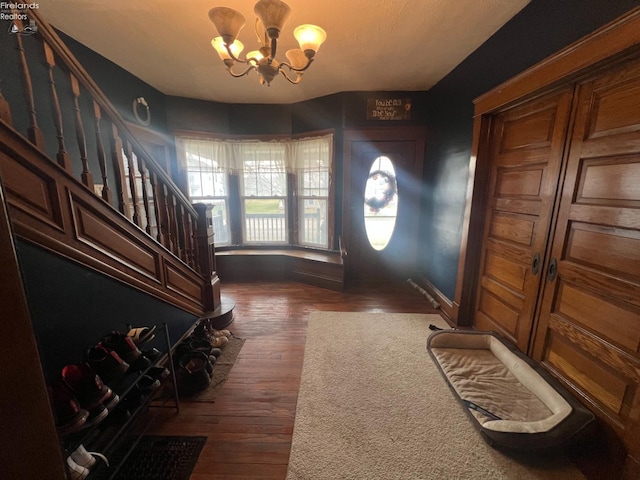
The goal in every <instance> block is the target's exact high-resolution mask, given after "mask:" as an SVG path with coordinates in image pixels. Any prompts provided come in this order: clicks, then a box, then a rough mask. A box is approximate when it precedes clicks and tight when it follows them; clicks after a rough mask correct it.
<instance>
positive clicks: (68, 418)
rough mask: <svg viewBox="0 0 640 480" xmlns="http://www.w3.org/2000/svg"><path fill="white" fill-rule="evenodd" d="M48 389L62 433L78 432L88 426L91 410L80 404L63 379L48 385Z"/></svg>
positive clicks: (57, 427)
mask: <svg viewBox="0 0 640 480" xmlns="http://www.w3.org/2000/svg"><path fill="white" fill-rule="evenodd" d="M47 391H48V393H49V400H50V402H51V407H52V410H53V416H54V418H55V424H56V429H57V430H58V433H59V434H60V435H67V434H69V433H73V432H77V431H78V430H80V429H82V428H84V427H85V426H86V423H87V419H88V418H89V412H88V411H87V410H85V409H84V408H82V407H81V406H80V403H79V402H78V400H76V398H75V397H74V396H73V393H71V391H70V390H69V388H68V387H67V386H66V385H65V384H64V383H63V382H62V380H59V381H56V382H54V383H51V384H49V385H47Z"/></svg>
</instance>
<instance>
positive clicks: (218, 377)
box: [180, 334, 245, 402]
mask: <svg viewBox="0 0 640 480" xmlns="http://www.w3.org/2000/svg"><path fill="white" fill-rule="evenodd" d="M244 341H245V339H244V338H239V337H236V336H234V335H233V334H232V335H231V336H230V337H229V342H228V343H227V344H226V345H225V346H224V347H222V355H220V356H219V357H218V359H217V360H216V363H215V364H214V366H213V375H212V376H211V385H209V387H208V388H206V389H205V390H202V391H200V392H197V393H195V394H194V395H190V396H185V397H180V398H181V399H184V400H187V401H189V402H215V399H216V395H217V393H218V390H220V387H222V385H223V384H224V382H226V381H227V378H228V377H229V373H231V369H232V368H233V365H234V364H235V363H236V359H237V358H238V354H239V353H240V350H241V349H242V346H243V345H244Z"/></svg>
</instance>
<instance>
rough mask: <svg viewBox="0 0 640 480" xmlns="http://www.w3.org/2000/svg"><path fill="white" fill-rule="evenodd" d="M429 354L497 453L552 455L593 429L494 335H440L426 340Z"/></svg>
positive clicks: (561, 391)
mask: <svg viewBox="0 0 640 480" xmlns="http://www.w3.org/2000/svg"><path fill="white" fill-rule="evenodd" d="M427 350H428V351H429V353H430V355H431V357H432V358H433V360H434V362H435V363H436V365H437V366H438V368H439V370H440V372H441V373H442V375H443V376H444V378H445V380H446V381H447V383H448V385H449V387H450V388H451V390H452V391H453V393H454V395H455V396H456V397H457V399H458V400H459V401H460V403H461V404H462V406H463V408H464V410H465V411H466V412H467V414H468V415H469V418H470V419H471V421H472V423H473V424H474V425H475V426H476V427H477V428H478V429H479V431H480V433H481V436H482V437H483V438H484V440H485V441H487V443H488V444H489V445H491V446H493V447H495V448H498V449H502V450H513V451H517V450H525V449H526V450H532V449H533V450H540V451H542V450H552V449H556V448H560V447H564V446H567V445H568V444H570V443H573V442H575V441H577V440H578V439H579V438H581V436H582V435H581V434H583V433H584V432H586V431H588V428H589V427H590V426H593V425H595V421H594V420H595V416H594V415H593V413H592V412H591V411H589V410H588V409H587V408H585V407H584V406H583V405H582V404H581V403H579V402H578V400H577V399H576V398H574V397H573V396H572V394H571V393H570V392H569V391H568V390H567V389H565V388H564V387H563V386H562V385H561V384H560V383H559V382H558V381H557V380H556V379H555V378H553V377H552V376H551V375H550V374H549V373H548V372H546V371H545V370H544V369H543V368H542V367H540V366H539V365H537V364H536V363H535V362H534V361H533V360H532V359H530V358H529V357H527V356H526V355H524V354H523V353H522V352H520V351H519V350H518V349H517V348H516V347H515V346H514V345H512V344H510V343H508V342H507V341H506V340H505V339H504V338H502V337H501V336H499V335H498V334H496V333H494V332H481V331H459V330H456V331H453V330H443V331H438V332H435V333H433V334H432V335H431V336H430V337H429V339H428V341H427Z"/></svg>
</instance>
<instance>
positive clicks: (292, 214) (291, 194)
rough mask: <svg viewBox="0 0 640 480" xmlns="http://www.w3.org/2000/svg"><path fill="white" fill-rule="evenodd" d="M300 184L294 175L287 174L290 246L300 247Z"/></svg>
mask: <svg viewBox="0 0 640 480" xmlns="http://www.w3.org/2000/svg"><path fill="white" fill-rule="evenodd" d="M297 199H298V183H297V176H296V175H295V174H294V173H287V206H288V212H287V214H288V217H289V218H288V221H289V244H290V245H298V244H299V238H298V232H299V228H298V221H299V218H298V217H299V215H298V202H297Z"/></svg>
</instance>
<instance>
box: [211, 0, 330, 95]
mask: <svg viewBox="0 0 640 480" xmlns="http://www.w3.org/2000/svg"><path fill="white" fill-rule="evenodd" d="M253 11H254V13H255V14H256V16H257V17H258V18H256V22H255V32H256V36H257V37H258V42H259V43H260V48H259V49H258V50H254V51H251V52H249V53H247V54H246V56H245V58H244V59H241V58H240V52H242V50H243V49H244V45H243V44H242V42H240V40H238V39H237V36H238V33H239V32H240V30H241V29H242V27H243V26H244V24H245V18H244V16H243V15H242V14H241V13H240V12H238V11H236V10H233V9H232V8H227V7H214V8H212V9H211V10H209V19H210V20H211V21H212V22H213V24H214V25H215V26H216V29H217V30H218V35H220V36H219V37H216V38H214V39H213V40H212V41H211V45H212V46H213V48H215V50H216V51H217V52H218V55H219V56H220V58H221V59H222V61H223V62H224V64H225V66H226V67H227V71H228V72H229V73H230V74H231V76H233V77H242V76H244V75H246V74H247V73H249V72H250V71H252V70H255V71H256V72H257V73H258V78H259V80H260V84H262V85H264V84H265V83H266V84H267V85H270V84H271V81H272V80H273V79H274V78H275V77H276V75H278V74H279V73H281V74H282V75H283V76H284V77H285V78H286V79H287V80H288V81H289V82H291V83H293V84H297V83H300V80H302V74H303V73H304V72H305V70H307V68H309V66H310V65H311V63H312V62H313V59H314V56H315V54H316V52H317V51H318V49H319V48H320V45H321V44H322V42H324V41H325V39H326V38H327V34H326V32H325V31H324V30H323V29H322V28H320V27H317V26H315V25H308V24H307V25H300V26H299V27H297V28H296V29H295V30H294V31H293V35H294V37H295V38H296V40H297V41H298V43H299V44H300V48H295V49H292V50H287V52H286V53H285V55H286V57H287V59H288V60H289V62H279V61H278V60H276V58H275V57H276V50H277V46H278V38H279V37H280V32H281V31H282V29H283V27H284V24H285V22H286V21H287V19H288V18H289V16H290V15H291V8H289V6H288V5H287V4H286V3H284V2H283V1H281V0H260V1H259V2H258V3H256V4H255V6H254V7H253ZM236 62H237V63H241V64H244V65H246V69H245V70H243V71H240V72H235V71H234V70H233V67H234V65H235V64H236ZM285 68H286V70H285ZM294 74H295V77H293V75H294Z"/></svg>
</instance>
